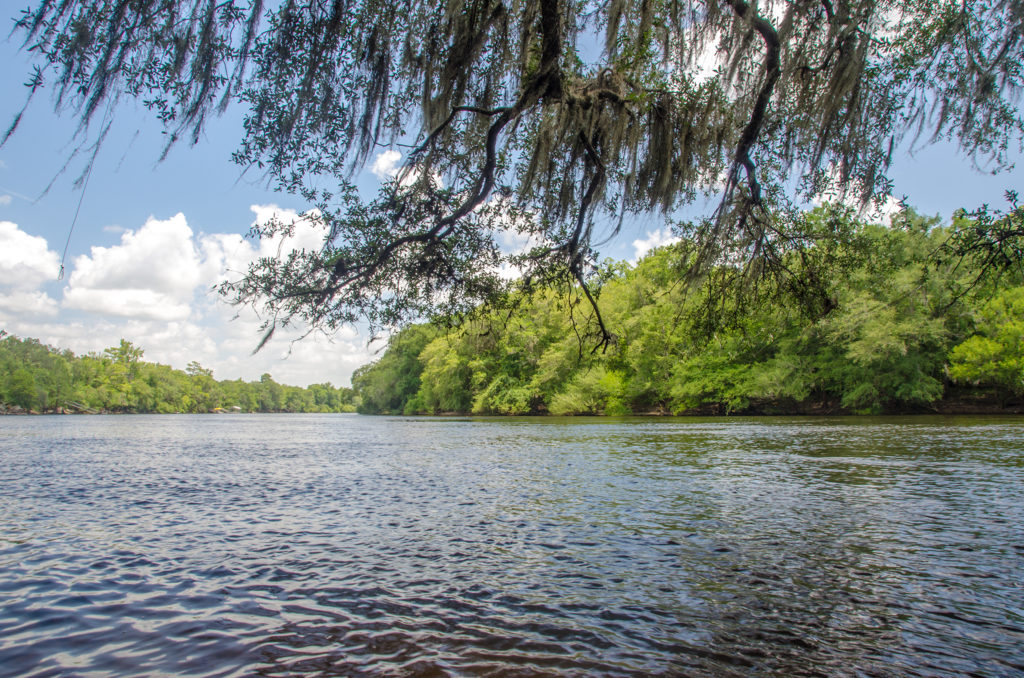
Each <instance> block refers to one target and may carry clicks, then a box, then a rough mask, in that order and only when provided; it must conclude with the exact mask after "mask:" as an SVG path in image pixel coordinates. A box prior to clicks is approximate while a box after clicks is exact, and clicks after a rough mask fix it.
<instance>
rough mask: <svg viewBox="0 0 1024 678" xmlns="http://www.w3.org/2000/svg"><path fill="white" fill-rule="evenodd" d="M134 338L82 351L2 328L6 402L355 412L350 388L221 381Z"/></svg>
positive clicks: (43, 406) (74, 407) (39, 407)
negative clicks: (165, 360) (178, 365)
mask: <svg viewBox="0 0 1024 678" xmlns="http://www.w3.org/2000/svg"><path fill="white" fill-rule="evenodd" d="M142 355H143V351H142V349H141V348H138V347H136V346H134V345H133V344H132V343H131V342H129V341H125V340H124V339H122V340H121V343H120V345H118V346H115V347H111V348H108V349H106V350H105V351H103V352H102V353H100V354H93V353H90V354H86V355H83V356H76V355H75V354H73V353H72V352H71V351H60V350H58V349H55V348H51V347H49V346H44V345H43V344H40V343H39V342H38V341H37V340H35V339H18V338H17V337H13V336H9V335H6V333H4V332H3V331H0V405H16V406H18V407H21V408H22V409H25V410H35V411H55V410H57V409H58V408H59V409H64V410H70V411H108V412H158V413H170V412H211V411H214V410H217V409H222V410H232V409H233V408H236V407H237V408H239V409H240V410H241V411H242V412H353V411H354V410H355V396H354V392H353V391H352V389H350V388H335V387H334V386H332V385H331V384H313V385H312V386H309V387H308V388H298V387H295V386H283V385H281V384H278V383H276V382H275V381H274V380H273V379H272V378H271V377H270V375H269V374H265V375H263V378H262V379H261V380H260V381H258V382H243V381H241V380H236V381H216V380H215V379H214V378H213V373H212V372H211V371H210V370H208V369H206V368H204V367H203V366H202V365H200V364H199V363H197V362H194V361H193V362H191V363H189V365H188V369H187V370H186V371H185V372H183V371H181V370H175V369H172V368H171V367H168V366H167V365H159V364H156V363H148V362H144V361H142V359H141V358H142Z"/></svg>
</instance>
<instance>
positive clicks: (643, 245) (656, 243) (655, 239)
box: [629, 228, 679, 264]
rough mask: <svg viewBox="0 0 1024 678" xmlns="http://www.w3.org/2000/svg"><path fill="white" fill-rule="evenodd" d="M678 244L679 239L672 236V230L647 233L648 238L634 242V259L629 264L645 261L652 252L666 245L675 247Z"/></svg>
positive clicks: (661, 229)
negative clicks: (645, 257)
mask: <svg viewBox="0 0 1024 678" xmlns="http://www.w3.org/2000/svg"><path fill="white" fill-rule="evenodd" d="M677 242H679V238H678V237H676V236H674V235H672V230H671V229H669V228H659V229H656V230H653V231H647V237H646V238H638V239H637V240H634V241H633V258H632V259H630V262H629V263H631V264H635V263H636V262H638V261H640V260H641V259H643V258H644V256H646V255H647V253H648V252H650V251H651V250H653V249H657V248H658V247H664V246H665V245H674V244H676V243H677Z"/></svg>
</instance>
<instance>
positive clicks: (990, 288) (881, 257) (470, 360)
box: [357, 208, 1024, 415]
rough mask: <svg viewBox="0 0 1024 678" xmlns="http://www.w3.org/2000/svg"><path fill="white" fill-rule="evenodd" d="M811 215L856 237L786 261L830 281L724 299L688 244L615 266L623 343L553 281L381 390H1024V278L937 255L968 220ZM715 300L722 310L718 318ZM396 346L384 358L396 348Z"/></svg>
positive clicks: (649, 393)
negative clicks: (577, 313)
mask: <svg viewBox="0 0 1024 678" xmlns="http://www.w3.org/2000/svg"><path fill="white" fill-rule="evenodd" d="M800 218H801V219H802V220H803V221H804V226H803V228H804V229H805V230H806V231H807V232H814V231H815V230H818V231H821V230H826V229H827V230H831V231H838V230H841V231H843V232H844V233H845V234H846V235H845V236H844V238H843V242H844V243H845V245H842V244H840V243H839V242H838V241H836V240H832V239H824V240H822V241H821V243H820V244H819V245H817V246H814V247H811V248H808V249H807V250H806V251H805V252H803V253H801V254H793V255H791V257H790V259H789V260H788V261H787V265H789V266H792V267H794V268H795V267H803V269H804V270H807V271H813V276H807V277H805V280H810V279H812V278H813V279H816V280H817V281H818V283H817V284H816V285H815V286H813V287H812V286H804V287H794V286H792V285H789V284H782V285H777V286H775V287H772V288H768V289H764V290H762V292H761V294H760V296H759V297H757V298H756V299H754V298H742V297H730V298H726V299H724V300H723V298H722V297H720V296H717V295H716V293H717V283H716V282H715V281H714V280H713V279H709V280H707V281H705V283H704V284H703V286H700V285H698V286H696V287H693V286H690V287H687V286H684V285H681V284H679V283H678V282H677V281H678V270H679V267H680V266H684V265H685V261H683V262H681V261H680V259H685V258H686V257H687V256H690V253H691V252H692V250H691V249H690V248H689V247H688V246H687V245H686V244H679V245H675V246H672V247H665V248H661V249H659V250H656V251H654V252H652V253H651V254H649V255H648V256H647V257H646V258H644V259H643V260H641V261H640V262H639V263H638V264H637V265H636V266H629V265H626V264H618V265H609V266H606V267H605V270H606V275H604V277H603V278H602V280H601V281H600V284H599V285H595V287H596V288H597V289H599V291H600V295H601V296H600V300H601V306H602V309H603V310H604V313H605V318H606V322H607V324H608V326H609V327H611V328H614V330H615V332H616V333H617V334H618V339H617V341H616V343H615V344H614V345H613V346H612V347H611V348H609V350H608V351H607V352H605V353H594V352H591V351H589V350H583V349H585V348H586V346H585V345H584V344H581V340H580V338H579V337H578V336H577V335H576V334H575V333H574V331H573V324H572V319H571V317H570V316H569V315H568V314H567V313H566V311H565V307H566V305H568V304H570V303H571V302H570V301H569V298H568V297H565V296H562V295H559V294H556V293H554V292H546V293H536V294H534V295H533V296H532V297H530V298H529V299H524V300H523V303H522V305H521V306H520V307H519V308H518V310H517V311H516V312H514V313H512V314H511V315H500V314H497V313H490V314H488V315H484V316H482V317H481V318H480V319H478V320H477V321H475V322H474V323H471V324H470V325H469V326H468V327H466V328H465V329H464V330H463V331H461V332H448V333H443V334H437V335H436V336H435V338H434V339H433V340H432V341H430V342H429V343H424V344H417V345H415V346H413V345H410V344H408V343H406V344H402V346H403V348H404V352H403V353H402V356H401V360H402V364H403V365H404V366H405V368H404V369H406V370H408V371H409V372H410V373H411V372H417V371H418V370H422V379H421V383H420V384H419V387H418V389H414V388H413V387H412V383H411V382H407V383H406V384H405V386H404V387H403V389H402V390H401V391H399V390H397V389H393V388H392V389H389V388H388V380H387V379H380V380H377V381H376V382H375V384H376V388H377V389H378V390H377V391H376V392H375V393H376V395H375V398H376V399H378V400H380V399H382V398H384V397H385V396H384V395H382V391H381V389H383V393H386V394H387V397H389V398H391V400H390V401H389V408H387V409H389V410H390V411H405V412H408V413H412V412H423V413H433V412H444V411H460V412H473V413H478V414H527V413H531V412H544V411H547V412H551V413H553V414H606V415H612V414H626V413H630V412H708V413H730V412H768V413H770V412H800V411H848V412H858V413H877V412H885V411H906V410H915V411H916V410H925V409H927V408H928V407H930V406H931V405H932V404H934V403H936V402H937V401H939V400H940V399H942V398H943V396H944V395H945V394H946V393H947V388H948V386H949V375H951V376H952V377H953V378H955V379H957V380H959V381H961V382H963V383H965V384H970V383H974V384H980V385H982V386H996V387H999V388H1001V389H1004V392H1007V393H1010V394H1015V395H1024V372H1022V367H1021V366H1022V365H1024V357H1022V356H1024V353H1022V351H1024V349H1022V348H1021V347H1022V346H1024V343H1022V338H1024V330H1022V327H1024V292H1021V289H1022V288H1017V287H1012V286H1014V285H1019V284H1020V283H1021V282H1022V281H1024V279H1022V277H1021V276H1020V275H1016V274H1015V273H1014V272H1013V271H1007V272H1005V273H1004V275H1003V277H1002V279H1001V280H1002V283H1001V284H1002V285H1003V286H1002V287H999V286H998V285H996V284H995V283H992V284H989V285H986V286H976V287H975V290H974V291H973V292H972V293H970V294H964V293H963V290H964V288H965V285H967V284H969V281H970V276H971V275H972V273H973V271H971V270H968V267H965V266H963V264H962V263H959V264H958V262H955V261H946V262H945V263H942V262H941V260H940V261H939V263H936V258H935V256H934V255H935V252H937V251H939V250H940V249H941V248H943V247H944V245H945V243H946V242H947V239H948V238H949V234H950V231H951V229H948V228H942V227H940V226H938V224H937V222H936V220H934V219H926V218H922V217H920V216H918V215H916V214H914V213H913V212H908V213H906V214H904V215H901V216H899V217H897V218H896V219H895V220H894V223H893V225H892V227H882V226H878V225H870V224H863V223H858V222H857V221H856V220H854V219H852V217H851V214H850V213H849V211H845V210H840V209H835V208H828V209H826V208H820V209H817V210H814V211H813V212H809V213H807V214H805V215H802V216H801V217H800ZM963 227H964V224H960V225H959V228H963ZM733 272H734V270H733V271H725V272H723V275H726V276H727V275H731V274H732V273H733ZM769 282H770V281H769ZM765 284H766V285H767V284H769V283H768V282H766V283H765ZM1007 285H1009V286H1011V287H1006V286H1007ZM992 295H995V296H992ZM809 299H814V300H816V301H815V303H808V300H809ZM986 299H989V300H988V301H986ZM974 308H980V310H979V311H978V312H977V313H975V312H972V309H974ZM709 309H712V310H713V311H714V312H715V313H718V314H719V317H718V318H717V322H714V323H710V324H709V323H707V322H706V321H707V319H708V313H709ZM975 327H977V331H978V334H977V335H975V336H973V337H972V336H971V335H972V333H973V332H974V331H975ZM412 329H416V328H410V330H407V332H410V331H412ZM418 329H419V330H420V331H421V332H424V333H426V332H430V331H431V330H429V328H428V327H427V326H418ZM961 342H963V343H961ZM421 345H422V348H421V349H420V351H419V353H418V354H414V353H413V352H414V351H415V350H416V349H417V347H418V346H421ZM393 350H394V349H390V350H389V351H388V352H387V353H385V355H384V356H383V358H382V359H381V361H380V363H378V364H382V365H383V364H391V362H393V361H395V360H396V358H397V357H396V356H392V355H391V353H392V351H393ZM414 358H415V360H414ZM388 361H390V362H388ZM950 364H951V365H952V366H951V367H948V366H949V365H950ZM376 370H378V368H377V367H376V366H370V367H368V368H364V374H365V375H371V374H374V372H375V371H376ZM383 374H384V372H381V375H382V376H383ZM359 387H360V384H357V389H358V388H359ZM373 402H375V401H369V400H367V399H366V398H364V400H363V408H364V411H367V412H374V411H381V409H377V408H375V407H374V406H373Z"/></svg>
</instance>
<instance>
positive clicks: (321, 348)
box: [0, 31, 1022, 385]
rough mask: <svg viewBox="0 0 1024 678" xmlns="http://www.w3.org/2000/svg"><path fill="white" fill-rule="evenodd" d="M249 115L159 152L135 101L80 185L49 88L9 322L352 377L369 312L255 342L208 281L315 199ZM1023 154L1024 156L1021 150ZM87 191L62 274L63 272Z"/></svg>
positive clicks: (230, 374) (22, 131)
mask: <svg viewBox="0 0 1024 678" xmlns="http://www.w3.org/2000/svg"><path fill="white" fill-rule="evenodd" d="M5 33H6V31H5ZM0 59H2V63H3V64H4V67H3V69H2V71H0V125H2V126H3V128H4V129H6V126H7V124H8V123H9V121H10V120H11V119H12V118H13V116H14V115H15V113H16V112H17V111H18V109H19V108H20V107H21V104H22V102H23V101H24V97H25V88H24V87H23V85H22V83H23V82H24V81H25V79H26V75H27V73H28V72H29V60H28V59H27V56H26V55H25V54H24V53H21V52H19V50H18V44H17V43H16V42H10V41H5V42H0ZM241 115H242V111H241V110H240V109H238V108H235V109H231V110H229V111H228V113H227V114H225V116H224V117H222V118H219V119H217V120H215V121H214V122H213V123H212V124H211V125H210V126H209V127H208V128H207V130H206V133H205V135H204V137H203V139H202V141H201V142H200V144H199V145H198V146H196V147H189V146H187V145H184V144H181V145H179V146H177V147H176V148H174V149H173V150H172V151H171V153H170V155H169V157H168V158H167V159H166V160H164V161H163V162H158V159H159V156H160V153H161V151H162V148H163V135H162V134H161V132H160V128H159V126H158V125H155V124H153V123H152V122H151V121H150V119H149V117H148V114H147V112H146V111H145V110H144V109H142V108H141V106H137V105H136V104H134V103H126V104H124V105H122V106H121V108H120V109H119V110H118V111H117V117H116V121H115V123H114V128H113V130H112V132H111V134H110V136H109V137H108V139H107V140H106V142H105V144H104V145H103V147H102V149H101V150H100V153H99V156H98V159H97V162H96V165H95V167H94V169H93V171H92V173H91V175H90V177H89V183H88V188H87V190H86V192H85V194H84V197H83V196H82V193H81V192H80V191H79V190H76V189H75V187H74V185H73V184H74V180H75V179H76V178H77V177H78V176H79V174H80V172H81V169H82V167H83V163H82V162H81V160H77V161H73V162H72V163H71V166H70V168H69V169H68V170H67V171H66V172H65V173H64V174H59V173H60V171H61V169H62V167H63V166H64V165H65V163H66V161H67V159H68V157H69V155H70V153H71V151H72V149H73V148H74V142H73V140H72V138H73V136H74V133H75V129H76V121H75V120H74V117H73V116H71V115H67V116H64V117H61V116H58V115H55V114H54V113H53V106H52V101H51V99H50V96H49V92H47V91H43V92H40V93H39V94H38V95H37V97H36V100H35V102H34V103H33V105H32V106H31V108H30V109H29V112H28V114H26V116H25V117H24V119H23V120H22V123H21V126H20V127H19V129H18V131H17V132H16V133H15V135H14V136H13V137H12V138H11V139H10V140H9V141H8V143H7V145H6V146H4V147H3V148H0V328H3V329H6V330H7V331H9V332H11V333H12V334H16V335H18V336H22V337H28V336H31V337H37V338H39V339H40V340H41V341H43V342H45V343H49V344H53V345H57V346H60V347H64V348H71V349H72V350H74V351H76V352H84V351H95V350H102V349H103V348H105V347H107V346H112V345H116V344H117V342H118V340H119V339H120V338H122V337H123V338H125V339H128V340H130V341H132V342H134V343H135V344H137V345H139V346H141V347H142V348H143V349H145V351H146V355H145V357H146V359H148V360H153V361H158V362H163V363H169V364H171V365H173V366H175V367H179V368H183V367H184V366H185V365H186V364H187V363H188V361H190V360H198V361H199V362H200V363H202V364H203V365H204V366H206V367H209V368H212V369H213V370H214V375H215V376H216V377H217V378H219V379H234V378H244V379H258V378H259V376H260V374H262V373H263V372H270V373H271V374H273V375H274V377H275V378H276V379H277V380H278V381H281V382H283V383H292V384H300V385H305V384H308V383H314V382H322V381H331V382H333V383H335V384H336V385H342V384H348V383H349V377H350V375H351V373H352V370H353V369H355V368H356V367H358V366H359V365H361V364H364V363H365V362H367V361H368V360H370V359H371V358H372V355H373V352H374V351H375V350H376V349H377V348H378V347H377V346H368V345H367V340H368V337H367V336H366V335H365V333H364V332H361V331H360V330H359V329H358V328H349V329H345V330H343V331H341V332H339V333H338V334H337V335H335V336H334V337H323V336H315V335H314V336H312V337H310V338H307V339H305V340H304V341H302V342H299V343H293V342H292V341H291V337H289V336H280V337H275V339H274V340H273V341H272V342H271V344H270V345H269V346H268V347H267V348H265V349H264V350H263V351H261V352H260V353H259V354H257V355H256V356H252V355H250V353H251V351H252V349H253V348H254V347H255V345H256V343H257V342H258V339H259V335H258V324H259V322H258V319H257V318H256V317H255V315H254V314H253V313H252V312H251V311H248V310H245V309H243V310H242V311H241V312H239V310H238V309H232V308H230V307H227V306H226V305H225V304H224V303H223V302H220V301H219V300H218V299H217V298H216V295H213V294H210V293H209V288H210V286H211V285H213V284H214V283H216V282H217V281H218V280H221V279H223V278H224V276H226V275H229V274H228V273H226V272H225V271H226V270H235V271H238V270H242V269H244V266H245V264H246V263H247V262H248V261H249V260H250V259H251V258H252V257H254V256H257V255H258V254H259V247H260V245H259V243H253V242H251V241H244V240H243V239H242V238H241V236H242V235H244V234H245V233H246V232H247V231H248V230H249V228H250V227H251V226H252V224H253V223H254V222H255V221H257V220H260V219H268V218H270V216H271V215H273V214H275V213H276V214H283V215H295V214H299V213H301V212H302V211H303V210H304V209H305V207H306V206H305V205H304V204H303V203H302V202H301V200H299V199H297V198H294V197H291V196H286V195H281V194H277V193H275V192H273V191H272V190H270V189H269V188H268V187H267V185H266V183H265V182H264V181H262V180H261V177H259V176H257V175H253V176H242V175H241V174H240V170H239V168H238V167H237V166H235V165H234V164H232V163H231V160H230V156H231V152H232V151H233V150H234V149H235V147H236V145H237V143H238V141H239V140H240V138H241V137H240V134H241V126H240V121H241ZM95 132H96V129H94V130H92V133H93V134H95ZM1014 156H1015V158H1017V159H1020V158H1021V157H1022V156H1021V153H1020V152H1019V150H1018V152H1017V153H1015V154H1014ZM1018 164H1020V163H1019V162H1018ZM55 177H56V179H55ZM892 177H893V179H894V182H895V194H896V195H897V196H903V195H905V196H907V198H908V203H909V204H910V205H912V206H914V207H915V208H917V209H918V210H919V211H920V212H923V213H925V214H938V215H940V216H941V217H942V218H943V219H945V220H948V219H949V217H950V215H951V214H952V213H953V211H954V210H956V209H957V208H960V207H967V208H972V207H977V206H978V205H980V204H982V203H986V202H987V203H990V204H992V205H994V206H997V207H1002V206H1004V204H1005V203H1004V200H1003V193H1004V191H1006V190H1007V189H1012V188H1021V187H1022V182H1021V177H1022V173H1021V170H1020V169H1019V168H1015V169H1014V170H1012V171H1010V172H1003V173H1001V174H998V175H995V176H993V175H992V174H991V173H988V172H984V171H980V170H979V169H977V168H976V167H975V166H974V165H973V164H972V162H971V161H970V160H969V159H968V158H965V157H964V156H963V155H961V154H959V153H958V152H957V149H956V148H954V147H951V146H949V145H933V146H927V147H924V148H922V149H919V150H917V151H916V152H915V153H913V154H908V153H906V152H903V153H900V154H899V155H898V156H897V158H896V160H895V166H894V168H893V170H892ZM51 182H53V183H52V187H51V188H50V190H49V191H48V192H47V193H46V194H45V195H42V193H43V191H44V189H46V187H47V186H48V185H50V184H51ZM378 183H379V179H378V178H377V177H376V176H374V174H373V173H372V172H369V171H367V172H364V173H363V175H362V176H361V178H360V184H361V186H362V187H363V188H364V189H366V190H367V191H372V190H374V189H375V187H376V186H377V185H378ZM80 197H83V199H82V206H81V212H80V214H79V216H78V219H77V221H76V222H75V228H74V232H73V233H72V235H71V240H70V243H69V246H68V251H67V257H66V261H65V275H64V278H63V280H60V281H58V280H57V273H58V270H59V259H60V255H61V253H62V251H63V249H64V245H65V241H66V239H67V237H68V232H69V228H70V227H71V224H72V221H73V219H74V217H75V210H76V207H77V205H78V201H79V198H80ZM658 226H660V224H649V223H642V222H639V221H635V222H633V223H630V224H627V225H626V228H625V229H624V231H623V233H622V234H621V235H620V236H619V237H618V238H617V239H616V240H614V241H613V242H611V243H609V244H608V245H607V246H606V247H605V248H604V249H603V254H604V255H605V256H610V257H615V258H619V259H633V258H635V257H636V256H637V254H638V253H640V252H642V251H643V249H645V248H646V247H649V246H652V245H656V244H658V243H660V242H662V241H664V239H665V237H666V233H665V232H664V231H662V230H660V229H659V228H658ZM296 237H297V238H299V239H300V240H302V239H303V238H305V240H304V241H302V242H300V243H298V244H305V245H307V246H312V245H315V244H316V236H315V233H314V232H313V231H312V230H311V231H309V232H308V233H303V232H302V231H301V229H300V233H299V235H298V236H296ZM267 247H268V245H264V248H265V250H266V248H267ZM236 316H238V317H236Z"/></svg>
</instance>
